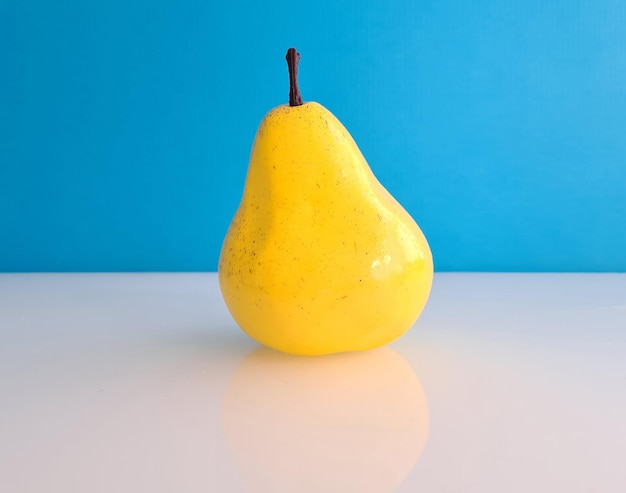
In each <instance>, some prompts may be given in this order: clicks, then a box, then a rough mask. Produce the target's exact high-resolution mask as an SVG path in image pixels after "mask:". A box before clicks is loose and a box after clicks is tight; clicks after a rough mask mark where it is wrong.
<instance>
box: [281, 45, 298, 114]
mask: <svg viewBox="0 0 626 493" xmlns="http://www.w3.org/2000/svg"><path fill="white" fill-rule="evenodd" d="M285 58H287V65H288V67H289V106H300V105H301V104H302V95H301V94H300V88H299V87H298V62H299V61H300V53H298V52H297V51H296V49H295V48H289V49H288V50H287V56H286V57H285Z"/></svg>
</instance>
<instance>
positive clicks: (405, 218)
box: [218, 102, 433, 355]
mask: <svg viewBox="0 0 626 493" xmlns="http://www.w3.org/2000/svg"><path fill="white" fill-rule="evenodd" d="M218 273H219V282H220V288H221V290H222V294H223V297H224V300H225V302H226V305H227V307H228V309H229V310H230V312H231V314H232V316H233V318H234V319H235V321H236V322H237V324H238V325H239V326H240V327H241V328H242V329H243V330H244V331H245V332H246V333H247V334H248V335H250V336H251V337H252V338H253V339H255V340H257V341H258V342H260V343H261V344H264V345H266V346H269V347H272V348H274V349H278V350H280V351H283V352H286V353H291V354H303V355H321V354H330V353H336V352H343V351H358V350H366V349H373V348H376V347H379V346H382V345H385V344H387V343H389V342H391V341H393V340H394V339H396V338H398V337H400V336H401V335H402V334H404V333H405V332H406V331H407V330H408V329H410V327H411V326H412V325H413V323H414V322H415V321H416V320H417V318H418V316H419V315H420V313H421V311H422V309H423V308H424V306H425V304H426V301H427V299H428V295H429V293H430V288H431V284H432V278H433V261H432V256H431V252H430V248H429V246H428V243H427V241H426V238H425V237H424V235H423V234H422V231H421V230H420V228H419V227H418V226H417V224H416V223H415V221H414V220H413V219H412V218H411V216H410V215H409V214H408V213H407V212H406V211H405V210H404V209H403V208H402V206H400V204H399V203H398V202H397V201H396V200H395V199H394V198H393V197H392V196H391V195H390V194H389V193H388V192H387V190H385V188H384V187H383V186H382V185H381V184H380V183H379V182H378V180H377V179H376V177H375V176H374V175H373V173H372V171H371V169H370V167H369V166H368V164H367V162H366V160H365V158H364V157H363V155H362V154H361V152H360V150H359V148H358V147H357V145H356V143H355V142H354V140H353V139H352V137H351V136H350V134H349V133H348V131H347V130H346V129H345V127H344V126H343V125H342V124H341V123H340V122H339V120H337V118H335V116H334V115H333V114H332V113H331V112H330V111H328V110H327V109H326V108H324V107H323V106H321V105H320V104H318V103H313V102H310V103H305V104H303V105H300V106H293V107H292V106H287V105H285V106H278V107H276V108H274V109H273V110H271V111H270V112H269V113H268V114H267V115H266V116H265V118H264V119H263V121H262V122H261V125H260V127H259V129H258V131H257V135H256V137H255V140H254V144H253V148H252V153H251V156H250V165H249V168H248V174H247V177H246V184H245V188H244V193H243V198H242V200H241V203H240V205H239V208H238V210H237V212H236V214H235V217H234V219H233V221H232V223H231V225H230V228H229V229H228V232H227V234H226V238H225V240H224V243H223V246H222V251H221V255H220V260H219V267H218Z"/></svg>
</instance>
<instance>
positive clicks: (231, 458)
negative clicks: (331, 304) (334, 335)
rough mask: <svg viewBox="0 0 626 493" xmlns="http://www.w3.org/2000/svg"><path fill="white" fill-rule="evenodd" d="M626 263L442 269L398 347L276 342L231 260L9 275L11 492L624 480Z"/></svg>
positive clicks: (611, 487)
mask: <svg viewBox="0 0 626 493" xmlns="http://www.w3.org/2000/svg"><path fill="white" fill-rule="evenodd" d="M625 462H626V275H618V274H613V275H610V274H609V275H573V274H566V275H540V274H538V275H529V274H526V275H505V274H493V275H489V274H440V275H437V276H436V279H435V284H434V288H433V292H432V295H431V299H430V301H429V304H428V306H427V308H426V311H425V312H424V314H423V316H422V317H421V318H420V320H419V321H418V322H417V324H416V326H415V327H414V328H413V329H412V330H411V331H410V332H409V333H408V334H407V335H406V336H404V337H403V338H402V339H400V340H399V341H397V342H395V343H394V344H392V345H391V346H390V347H389V348H385V349H382V350H377V351H372V352H368V353H358V354H352V355H339V356H331V357H323V358H290V357H287V356H282V355H280V354H279V353H274V352H272V351H269V350H259V349H258V346H257V345H256V344H255V343H254V342H252V341H251V340H249V339H248V338H247V337H246V336H245V335H244V334H243V333H242V332H241V331H240V330H239V329H238V328H237V327H236V326H235V324H234V323H233V321H232V319H231V318H230V316H229V314H228V312H227V311H226V308H225V306H224V304H223V302H222V299H221V296H220V293H219V289H218V286H217V279H216V276H215V274H75V275H65V274H49V275H37V274H25V275H9V274H5V275H0V491H1V492H6V493H21V492H46V493H48V492H63V493H73V492H151V493H156V492H177V493H182V492H211V493H220V492H239V491H252V492H256V491H265V492H272V493H274V492H282V491H285V492H289V493H299V492H308V491H314V492H342V493H344V492H348V493H349V492H357V493H361V492H370V491H371V492H376V493H378V492H387V491H399V492H426V493H430V492H433V493H434V492H459V493H473V492H476V493H479V492H480V493H491V492H493V493H505V492H508V493H514V492H520V493H527V492H534V493H537V492H546V493H547V492H549V493H558V492H564V493H565V492H567V493H576V492H580V493H583V492H584V493H589V492H596V493H609V492H615V493H623V492H624V491H626V464H625Z"/></svg>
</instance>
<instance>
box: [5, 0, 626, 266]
mask: <svg viewBox="0 0 626 493" xmlns="http://www.w3.org/2000/svg"><path fill="white" fill-rule="evenodd" d="M269 4H270V5H271V7H267V6H266V2H253V1H242V0H230V1H228V2H225V1H221V2H210V1H199V0H191V1H184V0H183V1H181V0H123V1H122V0H110V1H106V2H97V1H91V2H89V1H85V0H67V1H63V2H50V1H44V0H0V271H177V270H215V269H216V267H217V259H218V255H219V249H220V246H221V241H222V238H223V235H224V233H225V231H226V229H227V227H228V224H229V222H230V220H231V218H232V215H233V213H234V211H235V209H236V207H237V204H238V202H239V199H240V197H241V191H242V187H243V182H244V178H245V173H246V168H247V164H248V156H249V152H250V146H251V144H252V140H253V137H254V133H255V131H256V128H257V126H258V124H259V122H260V120H261V119H262V117H263V116H264V114H265V113H266V112H267V111H268V110H269V109H271V108H272V107H273V106H276V105H278V104H282V103H285V102H286V100H287V94H288V78H287V69H286V63H285V60H284V54H285V51H286V49H287V48H288V47H289V46H292V45H293V46H296V47H297V48H298V50H299V51H300V52H301V53H302V56H303V58H302V61H301V66H300V79H301V88H302V92H303V96H304V99H305V100H315V101H318V102H320V103H322V104H324V105H325V106H326V107H327V108H329V109H330V110H331V111H332V112H333V113H335V115H337V117H338V118H339V119H340V120H342V122H343V123H344V124H345V125H346V126H347V128H348V129H349V130H350V131H351V133H352V135H353V136H354V138H355V139H356V141H357V142H358V143H359V145H360V147H361V150H362V151H363V153H364V155H365V156H366V158H367V159H368V161H369V163H370V165H371V167H372V169H373V170H374V172H375V173H376V174H377V176H378V177H379V179H380V180H381V182H382V183H383V184H384V185H385V186H386V187H387V188H388V189H389V190H390V191H391V193H392V194H393V195H395V196H396V197H397V198H398V200H399V201H400V202H401V203H402V204H403V205H404V206H405V207H406V209H407V210H408V211H409V212H410V213H411V214H412V215H413V216H414V217H415V218H416V220H417V222H418V223H419V224H420V226H421V227H422V229H423V230H424V232H425V233H426V235H427V237H428V239H429V241H430V243H431V246H432V249H433V252H434V256H435V263H436V268H437V269H438V270H443V271H445V270H469V271H483V270H484V271H625V270H626V27H625V26H626V3H625V2H623V1H622V0H613V1H610V0H595V1H593V2H590V1H577V0H567V1H566V0H560V1H558V0H557V1H552V2H545V1H538V0H527V1H524V2H521V1H520V2H503V1H502V0H494V1H474V2H472V1H469V0H468V1H449V2H441V1H417V2H416V1H408V0H407V1H401V2H399V1H386V2H382V1H374V0H363V1H360V2H357V1H355V0H350V1H342V0H332V1H331V0H319V1H291V2H287V1H274V2H269Z"/></svg>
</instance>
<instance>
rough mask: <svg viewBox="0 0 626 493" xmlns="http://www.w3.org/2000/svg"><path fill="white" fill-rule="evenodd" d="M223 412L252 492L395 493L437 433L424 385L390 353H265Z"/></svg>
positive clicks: (249, 366) (245, 365) (256, 355)
mask: <svg viewBox="0 0 626 493" xmlns="http://www.w3.org/2000/svg"><path fill="white" fill-rule="evenodd" d="M222 411H223V412H222V420H223V426H224V433H225V436H226V440H227V442H228V444H229V446H230V448H231V449H232V451H233V453H234V455H235V457H236V459H237V462H238V463H239V465H240V467H241V469H242V473H243V474H244V476H245V479H246V481H247V482H248V483H249V484H248V486H249V487H250V490H251V491H267V492H283V491H284V492H296V491H297V492H308V491H311V492H322V491H323V492H334V491H337V492H347V491H359V492H369V491H372V492H385V491H393V490H394V489H395V488H397V487H398V486H399V485H400V484H401V483H402V481H403V480H404V479H405V478H406V476H407V475H408V474H409V472H410V471H411V469H412V468H413V466H414V465H415V463H416V462H417V460H418V458H419V456H420V454H421V452H422V450H423V448H424V445H425V443H426V439H427V436H428V407H427V402H426V397H425V395H424V391H423V389H422V386H421V384H420V382H419V380H418V379H417V377H416V376H415V374H414V373H413V371H412V370H411V367H410V366H409V365H408V364H407V362H406V361H405V360H404V359H403V358H402V357H401V356H400V355H399V354H397V353H396V352H394V351H392V350H391V349H389V348H382V349H377V350H374V351H368V352H360V353H344V354H336V355H330V356H323V357H298V356H289V355H286V354H282V353H278V352H276V351H272V350H269V349H265V348H260V349H256V350H254V351H252V352H251V353H250V354H248V356H247V357H246V358H245V359H244V360H243V362H242V363H241V364H240V365H239V367H238V368H237V369H236V370H235V372H234V374H233V376H232V378H231V379H230V382H229V383H228V386H227V389H226V393H225V396H224V401H223V410H222Z"/></svg>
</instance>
